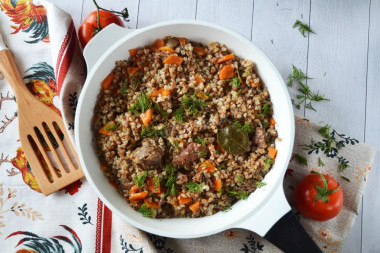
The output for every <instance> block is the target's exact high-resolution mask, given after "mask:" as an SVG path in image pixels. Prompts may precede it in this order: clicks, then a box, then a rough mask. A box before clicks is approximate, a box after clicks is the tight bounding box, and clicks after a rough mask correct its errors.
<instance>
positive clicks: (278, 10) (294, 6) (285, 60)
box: [252, 0, 310, 114]
mask: <svg viewBox="0 0 380 253" xmlns="http://www.w3.org/2000/svg"><path fill="white" fill-rule="evenodd" d="M309 10H310V2H309V0H290V1H277V0H269V1H268V0H257V1H255V3H254V13H253V25H252V42H253V43H255V44H256V45H257V46H258V47H259V48H260V49H261V50H263V51H264V53H265V54H266V55H267V56H268V57H269V58H270V59H271V60H272V62H273V63H274V65H275V66H276V67H277V69H278V70H279V71H280V73H281V75H282V77H283V78H284V80H285V81H287V77H288V74H289V73H291V72H292V65H293V64H294V65H295V66H296V67H297V68H300V69H302V70H303V71H304V72H305V73H306V66H307V47H308V40H307V38H304V37H303V36H302V35H301V34H300V33H299V31H298V30H297V29H294V28H293V24H294V22H295V21H296V20H297V19H299V20H300V21H302V22H305V23H308V21H309ZM289 92H290V95H291V96H292V97H294V96H295V94H296V89H295V88H293V89H289ZM294 109H295V112H296V113H299V114H303V111H299V110H297V109H296V108H294Z"/></svg>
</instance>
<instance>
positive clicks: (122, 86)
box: [120, 83, 129, 96]
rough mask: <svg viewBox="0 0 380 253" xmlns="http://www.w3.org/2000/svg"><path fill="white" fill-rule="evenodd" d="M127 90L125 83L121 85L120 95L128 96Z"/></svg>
mask: <svg viewBox="0 0 380 253" xmlns="http://www.w3.org/2000/svg"><path fill="white" fill-rule="evenodd" d="M128 92H129V91H128V88H127V84H126V83H123V84H122V85H121V89H120V93H121V95H122V96H126V95H127V94H128Z"/></svg>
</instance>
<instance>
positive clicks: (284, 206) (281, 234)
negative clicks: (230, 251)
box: [237, 185, 322, 253]
mask: <svg viewBox="0 0 380 253" xmlns="http://www.w3.org/2000/svg"><path fill="white" fill-rule="evenodd" d="M237 227H239V228H244V229H247V230H251V231H254V232H255V233H257V234H259V235H260V236H262V237H264V238H265V239H266V240H268V241H269V242H271V243H272V244H273V245H275V246H276V247H277V248H279V249H280V250H282V251H284V252H285V253H287V252H308V253H321V252H322V251H321V249H320V248H319V247H318V245H317V244H316V243H315V242H314V241H313V240H312V239H311V238H310V236H309V234H308V233H307V232H306V230H305V229H304V228H303V227H302V225H301V223H300V222H299V221H298V218H297V216H296V215H295V214H294V212H293V211H292V210H291V208H290V206H289V204H288V202H287V200H286V198H285V194H284V190H283V188H282V185H280V186H279V187H278V188H277V189H276V191H275V193H274V194H273V195H272V197H271V198H270V199H269V200H267V202H266V203H265V204H264V206H262V207H261V209H260V210H258V212H257V213H255V214H254V215H253V216H252V217H250V218H249V219H248V220H246V221H244V222H243V223H242V224H240V225H239V226H237Z"/></svg>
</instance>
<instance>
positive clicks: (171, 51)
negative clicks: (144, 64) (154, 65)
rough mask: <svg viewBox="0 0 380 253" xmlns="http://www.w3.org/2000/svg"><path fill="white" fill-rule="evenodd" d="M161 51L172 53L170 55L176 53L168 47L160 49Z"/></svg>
mask: <svg viewBox="0 0 380 253" xmlns="http://www.w3.org/2000/svg"><path fill="white" fill-rule="evenodd" d="M159 50H160V51H167V52H170V53H175V50H174V49H173V48H171V47H168V46H164V47H160V48H159Z"/></svg>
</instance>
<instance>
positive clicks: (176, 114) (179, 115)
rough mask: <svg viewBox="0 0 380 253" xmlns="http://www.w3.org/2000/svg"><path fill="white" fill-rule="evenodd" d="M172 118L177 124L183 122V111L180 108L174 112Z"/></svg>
mask: <svg viewBox="0 0 380 253" xmlns="http://www.w3.org/2000/svg"><path fill="white" fill-rule="evenodd" d="M174 118H175V120H176V121H177V122H184V121H185V110H184V109H183V108H182V107H180V108H178V109H176V110H175V111H174Z"/></svg>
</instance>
